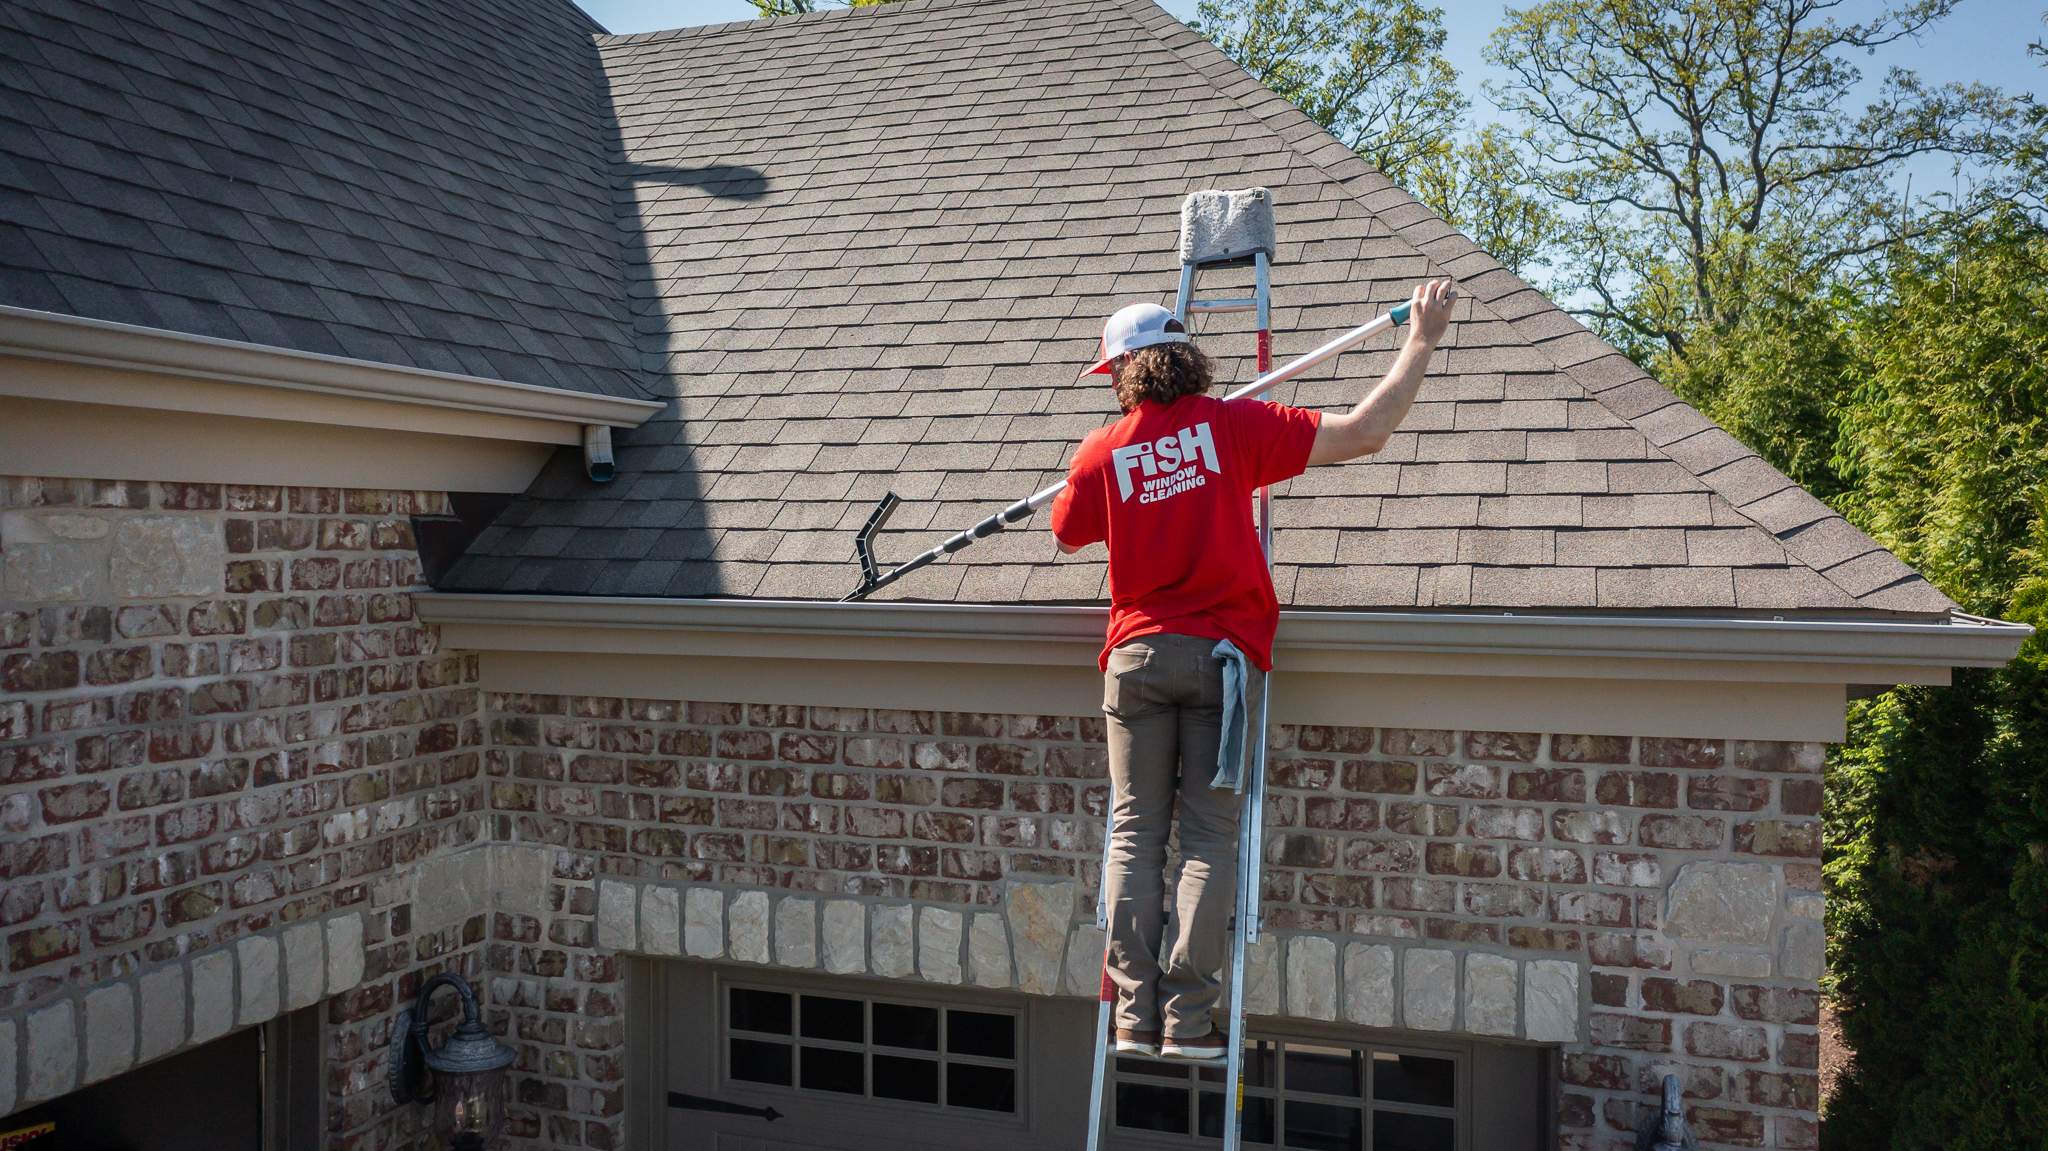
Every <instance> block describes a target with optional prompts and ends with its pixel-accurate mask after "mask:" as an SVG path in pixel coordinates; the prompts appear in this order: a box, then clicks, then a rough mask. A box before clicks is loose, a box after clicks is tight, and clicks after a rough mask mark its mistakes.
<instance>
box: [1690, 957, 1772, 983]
mask: <svg viewBox="0 0 2048 1151" xmlns="http://www.w3.org/2000/svg"><path fill="white" fill-rule="evenodd" d="M1691 958H1692V973H1693V974H1694V975H1735V976H1741V977H1742V978H1744V979H1769V978H1770V977H1771V957H1770V956H1768V955H1758V954H1756V953H1755V952H1753V951H1695V952H1693V953H1692V956H1691Z"/></svg>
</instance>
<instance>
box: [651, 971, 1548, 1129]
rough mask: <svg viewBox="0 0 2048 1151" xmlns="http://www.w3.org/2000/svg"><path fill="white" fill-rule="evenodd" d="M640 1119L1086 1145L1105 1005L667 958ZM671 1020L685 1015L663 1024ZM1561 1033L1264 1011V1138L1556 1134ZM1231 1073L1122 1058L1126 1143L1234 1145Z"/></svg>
mask: <svg viewBox="0 0 2048 1151" xmlns="http://www.w3.org/2000/svg"><path fill="white" fill-rule="evenodd" d="M634 983H635V988H634V991H635V994H636V996H644V997H645V998H644V999H643V1000H641V1002H644V1003H645V1005H646V1007H647V1009H648V1014H646V1015H641V1012H640V1010H639V1006H638V1004H637V1003H636V1009H635V1011H634V1014H635V1015H636V1016H640V1018H641V1019H642V1020H643V1021H644V1024H645V1025H644V1026H641V1027H636V1028H635V1037H634V1045H635V1048H636V1050H635V1051H634V1052H633V1053H632V1058H631V1059H630V1061H629V1066H631V1067H633V1068H635V1069H636V1070H637V1071H639V1072H640V1073H641V1076H642V1079H643V1081H642V1082H641V1083H639V1084H638V1087H637V1089H636V1090H634V1091H633V1092H632V1093H631V1095H632V1102H631V1106H632V1107H633V1109H634V1114H633V1116H632V1117H631V1118H632V1121H631V1122H630V1127H631V1129H632V1131H633V1132H634V1136H633V1138H634V1143H635V1145H636V1146H639V1147H643V1148H646V1149H647V1151H883V1149H885V1148H886V1149H896V1148H907V1149H911V1151H924V1149H930V1151H1011V1149H1016V1151H1024V1149H1026V1148H1029V1149H1031V1151H1046V1149H1049V1148H1051V1149H1064V1148H1080V1147H1082V1146H1084V1145H1085V1142H1086V1139H1085V1134H1086V1125H1087V1105H1088V1089H1089V1077H1088V1065H1089V1059H1090V1056H1091V1055H1092V1052H1093V1033H1094V1026H1095V1010H1094V1005H1093V1004H1091V1003H1088V1002H1085V1001H1081V1000H1072V999H1047V998H1045V997H1042V996H1027V995H1018V994H1008V993H994V992H982V991H974V990H967V989H958V988H942V987H933V986H928V985H921V984H911V983H905V982H902V981H897V980H879V979H843V978H834V977H829V976H805V975H799V974H794V973H786V972H782V971H776V970H769V969H762V968H757V967H743V966H737V965H733V966H727V965H713V964H700V963H688V962H664V963H650V964H648V965H647V970H645V971H643V972H642V973H640V974H639V975H638V977H636V979H635V980H634ZM656 1020H662V1021H665V1023H662V1024H657V1023H656ZM1551 1058H1553V1056H1552V1054H1551V1053H1550V1052H1549V1051H1547V1050H1546V1049H1543V1048H1538V1047H1531V1046H1520V1045H1508V1044H1492V1043H1471V1042H1457V1041H1451V1042H1443V1041H1433V1040H1431V1039H1430V1038H1428V1037H1424V1036H1418V1035H1414V1034H1410V1033H1400V1032H1371V1031H1367V1030H1365V1029H1362V1028H1345V1027H1334V1026H1317V1025H1313V1024H1311V1025H1301V1024H1299V1023H1297V1022H1296V1021H1293V1020H1279V1019H1261V1020H1257V1021H1255V1025H1254V1027H1253V1032H1252V1042H1251V1043H1250V1044H1249V1046H1248V1048H1247V1051H1246V1076H1245V1143H1246V1145H1247V1146H1256V1147H1262V1148H1263V1147H1273V1148H1290V1149H1314V1151H1536V1149H1537V1148H1539V1147H1541V1146H1544V1145H1545V1144H1546V1142H1547V1141H1546V1139H1545V1138H1544V1133H1545V1130H1546V1129H1547V1128H1548V1127H1549V1121H1548V1116H1547V1114H1546V1112H1547V1108H1546V1106H1545V1103H1544V1101H1545V1100H1546V1099H1547V1098H1548V1097H1549V1085H1548V1083H1547V1081H1546V1076H1545V1068H1547V1067H1548V1066H1549V1063H1550V1060H1551ZM1222 1081H1223V1072H1222V1070H1221V1069H1220V1068H1195V1067H1191V1066H1188V1065H1186V1064H1181V1063H1169V1062H1163V1061H1159V1060H1148V1059H1128V1058H1125V1059H1118V1060H1117V1061H1116V1065H1115V1068H1114V1070H1113V1073H1112V1076H1111V1090H1112V1105H1113V1125H1112V1128H1111V1133H1110V1139H1109V1144H1108V1145H1109V1147H1111V1148H1114V1149H1118V1151H1124V1149H1128V1151H1140V1149H1146V1148H1157V1149H1161V1151H1164V1149H1183V1148H1214V1147H1219V1146H1220V1145H1221V1144H1220V1138H1219V1136H1220V1132H1221V1123H1222V1110H1223V1095H1222V1090H1223V1083H1222Z"/></svg>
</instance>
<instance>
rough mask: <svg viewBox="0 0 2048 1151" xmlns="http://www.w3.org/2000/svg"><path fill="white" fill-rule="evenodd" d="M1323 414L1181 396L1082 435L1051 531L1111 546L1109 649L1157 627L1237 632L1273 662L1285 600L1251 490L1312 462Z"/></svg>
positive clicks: (1264, 660) (1074, 543) (1254, 655)
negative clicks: (1278, 592)
mask: <svg viewBox="0 0 2048 1151" xmlns="http://www.w3.org/2000/svg"><path fill="white" fill-rule="evenodd" d="M1322 418H1323V415H1322V413H1321V412H1312V411H1307V410H1305V409H1302V408H1290V407H1285V406H1283V405H1280V404H1274V403H1267V402H1266V401H1263V400H1239V401H1237V402H1236V403H1231V404H1226V403H1224V402H1223V401H1221V400H1217V399H1213V398H1211V397H1209V396H1182V397H1181V398H1180V399H1178V400H1175V401H1174V402H1173V403H1171V404H1167V405H1164V406H1162V405H1160V404H1155V403H1150V402H1147V403H1144V404H1140V405H1139V406H1138V410H1137V411H1134V412H1130V413H1128V414H1126V415H1125V416H1124V418H1123V419H1120V420H1118V421H1117V422H1115V423H1113V424H1111V425H1109V426H1108V427H1106V428H1098V429H1096V430H1095V431H1093V432H1091V433H1089V435H1088V438H1087V439H1085V440H1083V441H1081V448H1080V450H1079V451H1077V452H1075V453H1074V466H1073V467H1072V469H1071V470H1069V472H1068V473H1067V489H1066V490H1065V491H1063V492H1061V493H1060V494H1059V496H1058V497H1057V498H1056V499H1054V500H1053V505H1052V530H1053V534H1054V535H1056V536H1058V537H1059V539H1060V540H1061V542H1063V543H1065V544H1067V545H1068V546H1070V547H1079V546H1081V545H1082V544H1092V543H1094V542H1096V541H1097V540H1103V541H1107V542H1108V544H1109V642H1108V643H1107V644H1105V645H1104V646H1103V649H1102V658H1101V660H1100V662H1101V664H1102V665H1103V666H1104V667H1105V668H1106V667H1108V665H1109V653H1110V649H1112V648H1114V647H1116V646H1117V645H1118V644H1120V643H1125V642H1127V641H1129V640H1131V639H1133V638H1135V637H1137V636H1141V635H1152V634H1154V633H1157V632H1171V633H1173V634H1176V635H1193V636H1202V637H1205V638H1208V639H1227V640H1229V641H1230V642H1231V643H1233V644H1236V645H1237V648H1238V650H1239V651H1242V652H1244V654H1245V655H1246V656H1247V657H1248V658H1250V659H1251V661H1252V662H1253V663H1255V664H1257V665H1259V668H1260V669H1261V670H1263V671H1271V670H1272V667H1273V657H1272V650H1273V632H1274V630H1275V629H1276V628H1277V627H1278V626H1279V623H1280V601H1279V600H1278V599H1277V598H1276V597H1275V596H1274V595H1273V576H1272V573H1270V572H1269V571H1267V570H1266V559H1265V555H1264V553H1262V552H1261V551H1260V550H1259V537H1258V532H1257V531H1256V530H1255V529H1254V528H1253V526H1252V504H1251V499H1252V493H1253V492H1255V491H1257V490H1258V489H1259V488H1261V487H1264V486H1266V485H1268V484H1277V483H1279V482H1280V481H1282V480H1287V479H1292V478H1294V477H1295V476H1298V475H1300V474H1301V473H1302V471H1303V470H1304V469H1306V468H1307V467H1308V453H1309V449H1310V448H1311V447H1313V446H1315V440H1316V426H1317V425H1318V424H1319V423H1321V422H1322Z"/></svg>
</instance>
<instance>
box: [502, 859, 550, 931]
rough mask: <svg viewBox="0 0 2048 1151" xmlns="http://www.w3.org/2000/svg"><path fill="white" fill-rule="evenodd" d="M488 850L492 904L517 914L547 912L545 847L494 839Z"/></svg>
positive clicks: (540, 913) (542, 913) (537, 914)
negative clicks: (495, 840) (497, 841)
mask: <svg viewBox="0 0 2048 1151" xmlns="http://www.w3.org/2000/svg"><path fill="white" fill-rule="evenodd" d="M489 850H490V861H491V867H490V871H491V907H492V908H494V909H495V910H498V911H507V912H513V913H515V914H519V915H533V916H540V915H546V914H547V898H548V849H547V848H545V847H529V846H522V845H519V844H511V843H494V844H492V845H491V847H490V849H489Z"/></svg>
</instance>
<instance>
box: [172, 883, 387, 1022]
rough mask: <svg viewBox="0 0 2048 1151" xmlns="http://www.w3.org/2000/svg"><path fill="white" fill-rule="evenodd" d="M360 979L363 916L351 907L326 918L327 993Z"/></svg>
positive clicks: (361, 969)
mask: <svg viewBox="0 0 2048 1151" xmlns="http://www.w3.org/2000/svg"><path fill="white" fill-rule="evenodd" d="M194 978H195V979H196V978H198V977H197V976H196V975H195V976H194ZM362 981H363V917H362V913H361V912H353V911H352V912H350V913H349V914H347V915H342V916H337V917H335V918H333V919H330V920H328V921H327V994H329V995H339V994H341V993H342V992H344V991H347V990H349V989H350V988H353V987H354V986H355V985H356V984H358V983H361V982H362ZM192 1038H193V1039H194V1040H195V1041H196V1040H197V1039H198V1038H199V1036H198V1035H196V1034H195V1035H193V1037H192Z"/></svg>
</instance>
